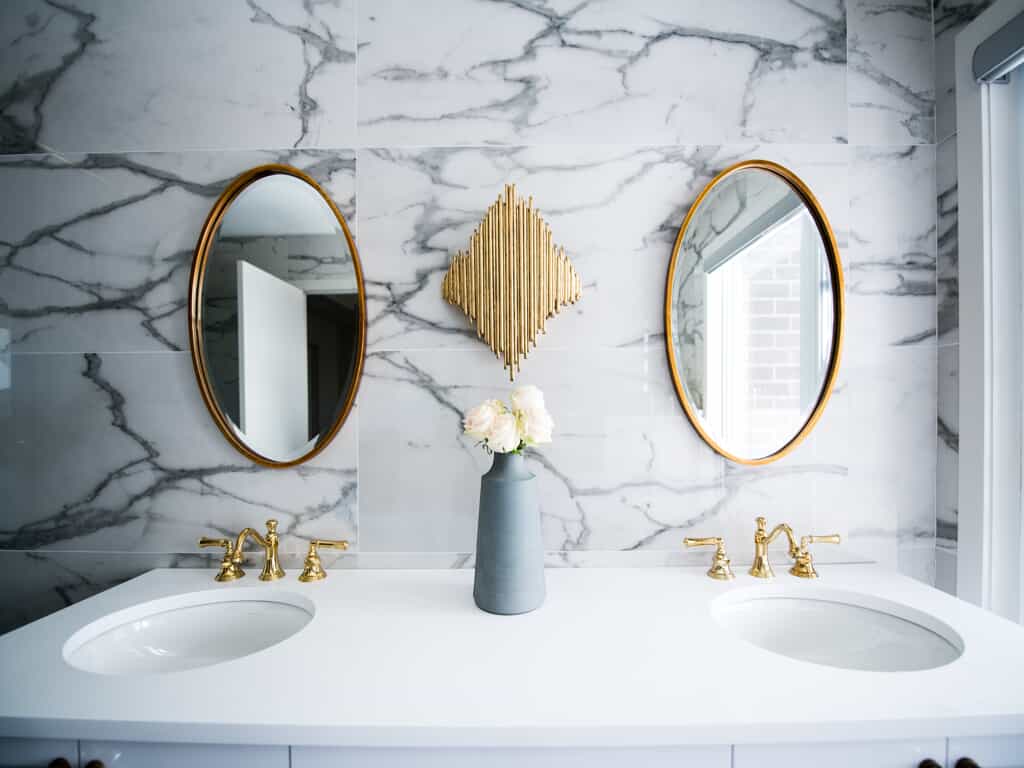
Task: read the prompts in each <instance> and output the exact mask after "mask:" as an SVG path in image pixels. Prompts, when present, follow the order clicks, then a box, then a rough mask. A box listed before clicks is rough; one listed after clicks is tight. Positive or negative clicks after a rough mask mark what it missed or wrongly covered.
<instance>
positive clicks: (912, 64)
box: [847, 0, 935, 144]
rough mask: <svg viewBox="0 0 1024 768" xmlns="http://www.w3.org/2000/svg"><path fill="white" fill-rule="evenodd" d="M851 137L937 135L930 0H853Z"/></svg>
mask: <svg viewBox="0 0 1024 768" xmlns="http://www.w3.org/2000/svg"><path fill="white" fill-rule="evenodd" d="M849 17H850V20H849V41H848V45H849V67H848V71H849V83H848V85H847V89H848V94H847V96H848V98H849V102H850V141H851V142H852V143H854V144H901V143H906V144H909V143H917V144H928V143H931V142H932V141H933V140H934V136H935V83H934V77H933V73H932V46H933V39H932V11H931V8H930V7H929V4H928V0H910V1H909V2H892V0H851V3H850V6H849Z"/></svg>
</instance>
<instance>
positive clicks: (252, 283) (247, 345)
mask: <svg viewBox="0 0 1024 768" xmlns="http://www.w3.org/2000/svg"><path fill="white" fill-rule="evenodd" d="M306 346H307V345H306V294H305V293H303V292H302V290H301V289H299V288H296V287H295V286H293V285H291V284H289V283H286V282H285V281H284V280H281V279H280V278H277V277H274V276H273V275H271V274H270V273H269V272H264V271H263V270H262V269H259V268H257V267H254V266H253V265H252V264H249V263H248V262H245V261H239V262H238V368H239V370H238V373H239V399H240V409H239V417H240V421H241V424H239V426H240V427H241V429H242V432H243V433H244V434H245V437H246V442H247V443H248V444H249V445H250V446H251V447H252V449H253V450H255V451H256V452H257V453H259V454H261V455H263V456H266V457H268V458H272V459H277V460H283V459H289V458H294V457H295V456H296V455H300V454H301V452H302V450H303V449H304V448H305V446H306V443H307V442H308V441H309V402H308V400H309V382H308V379H309V368H308V365H307V362H306Z"/></svg>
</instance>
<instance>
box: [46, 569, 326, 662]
mask: <svg viewBox="0 0 1024 768" xmlns="http://www.w3.org/2000/svg"><path fill="white" fill-rule="evenodd" d="M314 611H315V609H314V606H313V603H312V602H311V601H309V600H308V599H306V598H304V597H302V596H300V595H294V594H289V593H286V592H276V591H270V590H268V589H259V588H252V589H232V590H230V591H229V590H224V591H220V590H211V591H205V592H192V593H190V594H184V595H176V596H174V597H167V598H162V599H160V600H153V601H150V602H147V603H142V604H140V605H136V606H132V607H131V608H127V609H125V610H123V611H117V612H115V613H111V614H108V615H107V616H104V617H103V618H101V619H97V620H96V621H94V622H92V623H91V624H88V625H86V626H85V627H83V628H82V629H80V630H78V631H77V632H75V633H74V634H73V635H72V636H71V637H70V638H68V640H67V642H66V643H65V644H64V660H65V661H66V662H67V663H68V664H70V665H71V666H73V667H76V668H78V669H81V670H84V671H86V672H93V673H96V674H100V675H150V674H159V673H165V672H181V671H183V670H187V669H196V668H198V667H208V666H211V665H213V664H220V663H222V662H225V661H231V660H232V659H239V658H241V657H243V656H248V655H249V654H252V653H256V652H257V651H262V650H264V649H266V648H269V647H271V646H273V645H277V644H278V643H280V642H282V641H283V640H286V639H287V638H289V637H291V636H292V635H294V634H295V633H296V632H298V631H299V630H300V629H302V628H303V627H304V626H306V625H307V624H308V623H309V622H310V621H311V620H312V618H313V613H314Z"/></svg>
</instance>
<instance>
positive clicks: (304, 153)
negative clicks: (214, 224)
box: [0, 150, 355, 353]
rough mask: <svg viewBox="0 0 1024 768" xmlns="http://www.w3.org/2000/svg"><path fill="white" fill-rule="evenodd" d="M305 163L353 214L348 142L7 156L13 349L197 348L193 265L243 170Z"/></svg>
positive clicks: (2, 256)
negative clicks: (328, 146)
mask: <svg viewBox="0 0 1024 768" xmlns="http://www.w3.org/2000/svg"><path fill="white" fill-rule="evenodd" d="M265 163H284V164H288V165H294V166H296V167H298V168H301V169H302V170H305V171H306V172H307V173H309V174H310V175H311V176H313V177H314V178H315V179H317V181H318V182H320V183H321V184H322V185H324V187H325V188H326V190H327V192H328V194H330V195H331V197H332V199H333V200H334V201H335V202H336V203H337V204H338V206H339V208H340V209H341V211H342V213H343V214H344V215H345V217H346V218H347V219H349V220H350V221H351V222H353V227H354V221H355V157H354V155H353V153H352V152H350V151H346V150H335V151H324V150H284V151H281V152H224V153H212V152H211V153H205V152H189V153H154V154H126V155H64V156H60V157H58V156H55V155H24V156H17V155H12V156H8V157H0V195H3V198H4V200H5V201H6V202H5V205H4V206H3V208H0V323H4V324H5V325H7V326H8V327H9V328H10V330H11V347H12V351H13V352H14V353H23V352H75V353H78V352H94V351H104V352H108V351H109V352H149V351H157V350H161V351H167V350H170V351H179V350H185V349H188V336H187V330H188V329H187V322H186V310H185V304H186V302H187V299H188V278H189V269H190V267H191V263H192V254H193V251H194V249H195V244H196V240H197V238H198V236H199V231H200V229H201V228H202V224H203V221H204V219H205V217H206V213H207V211H208V210H209V208H210V207H211V206H212V205H213V202H214V201H215V200H216V199H217V197H219V196H220V194H221V192H223V191H224V188H225V187H226V186H227V184H228V183H229V182H230V181H231V179H233V178H234V177H235V176H237V175H238V174H239V173H241V172H242V171H244V170H246V169H248V168H251V167H253V166H255V165H262V164H265Z"/></svg>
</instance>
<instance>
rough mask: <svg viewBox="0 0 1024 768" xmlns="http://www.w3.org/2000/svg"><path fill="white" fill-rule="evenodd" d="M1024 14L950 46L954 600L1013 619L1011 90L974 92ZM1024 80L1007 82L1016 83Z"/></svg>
mask: <svg viewBox="0 0 1024 768" xmlns="http://www.w3.org/2000/svg"><path fill="white" fill-rule="evenodd" d="M1022 11H1024V0H999V2H997V3H995V4H994V5H993V6H992V7H991V8H989V9H988V10H986V11H985V12H984V13H983V14H981V15H980V16H979V17H978V18H977V19H975V20H974V21H973V22H972V23H971V24H970V25H968V26H967V27H966V28H965V29H964V30H963V31H962V32H960V34H959V35H958V36H957V39H956V100H957V126H958V133H957V178H958V203H959V206H958V207H959V221H958V227H959V246H958V251H959V301H960V312H959V315H960V328H959V338H960V345H959V351H960V364H959V380H960V395H959V413H960V420H959V421H960V442H959V447H960V452H959V458H960V461H959V499H958V509H959V516H958V545H957V592H958V594H959V596H960V597H962V598H964V599H966V600H970V601H971V602H973V603H977V604H978V605H981V606H983V607H986V608H989V609H991V610H993V611H996V612H997V613H1000V614H1002V615H1004V616H1006V617H1008V618H1012V619H1014V620H1017V621H1019V620H1020V618H1021V564H1020V560H1021V554H1022V553H1021V432H1022V423H1024V422H1022V418H1021V403H1022V397H1021V360H1022V357H1024V355H1022V329H1024V325H1022V320H1024V315H1022V312H1021V298H1020V297H1021V292H1022V287H1024V282H1022V274H1021V266H1020V261H1021V259H1020V223H1019V217H1020V207H1019V206H1020V196H1019V189H1018V186H1019V185H1018V180H1019V175H1020V164H1019V158H1018V152H1019V148H1018V146H1017V145H1018V143H1019V138H1018V136H1019V134H1016V135H1015V132H1016V131H1017V130H1018V128H1019V126H1018V125H1017V117H1016V109H1015V105H1014V101H1013V97H1014V91H1015V90H1016V89H1011V88H1010V87H1008V86H1007V85H1002V84H991V85H988V84H978V83H977V82H976V81H975V78H974V74H973V71H972V66H971V64H972V58H973V55H974V51H975V49H976V48H977V47H978V45H979V44H980V43H982V42H983V41H985V40H986V39H988V38H989V37H990V36H991V35H992V34H993V33H995V32H996V31H998V30H999V29H1001V28H1002V27H1003V26H1004V25H1006V24H1007V22H1008V21H1010V20H1011V19H1012V18H1014V17H1015V16H1017V15H1018V14H1020V13H1021V12H1022ZM1022 75H1024V73H1022V72H1019V71H1018V72H1017V73H1016V74H1015V75H1014V76H1015V77H1021V76H1022Z"/></svg>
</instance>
